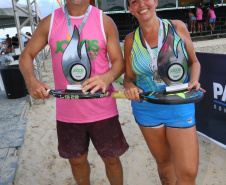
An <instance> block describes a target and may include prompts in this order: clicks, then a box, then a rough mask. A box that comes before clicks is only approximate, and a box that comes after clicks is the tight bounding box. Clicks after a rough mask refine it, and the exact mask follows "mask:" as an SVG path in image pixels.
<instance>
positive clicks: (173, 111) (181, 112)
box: [131, 19, 195, 125]
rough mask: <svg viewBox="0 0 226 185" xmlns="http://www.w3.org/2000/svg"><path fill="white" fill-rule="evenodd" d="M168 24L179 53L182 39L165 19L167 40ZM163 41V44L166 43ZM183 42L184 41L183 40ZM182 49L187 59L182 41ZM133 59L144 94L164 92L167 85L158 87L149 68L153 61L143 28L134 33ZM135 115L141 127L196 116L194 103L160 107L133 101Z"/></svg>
mask: <svg viewBox="0 0 226 185" xmlns="http://www.w3.org/2000/svg"><path fill="white" fill-rule="evenodd" d="M168 24H169V25H170V26H171V27H172V29H173V31H174V53H175V54H176V53H177V45H178V42H179V41H180V40H181V38H180V37H179V36H178V35H177V33H176V31H175V29H174V27H173V25H172V23H171V21H169V20H166V19H163V25H164V26H163V28H164V35H165V39H166V35H167V33H168ZM165 39H164V41H163V44H164V42H165ZM181 41H182V40H181ZM182 48H183V50H184V53H185V57H186V58H187V53H186V50H185V46H184V42H183V41H182ZM152 51H153V52H154V55H155V57H157V55H158V54H157V52H158V51H157V47H155V48H152ZM131 58H132V69H133V72H134V73H135V74H136V81H135V84H136V85H137V86H138V87H139V88H141V89H142V90H143V91H144V92H148V91H158V90H163V89H165V87H166V86H167V85H166V84H165V85H157V84H156V83H155V81H153V80H152V79H153V73H152V71H151V70H150V68H149V64H150V63H151V61H152V59H151V57H150V55H149V53H148V50H147V47H146V46H145V45H144V43H143V42H142V39H141V28H140V27H138V28H137V29H136V30H135V31H134V41H133V46H132V50H131ZM188 80H189V79H188V77H187V78H186V81H185V82H186V83H187V82H188ZM131 104H132V108H133V114H134V116H135V119H136V121H137V122H138V123H140V124H141V125H145V123H148V122H149V123H164V122H165V121H172V122H173V121H180V120H183V119H184V118H185V119H186V118H187V117H188V116H190V115H193V114H194V111H195V109H194V103H190V104H183V105H160V104H153V103H149V102H146V101H144V100H143V101H141V103H139V102H138V101H132V102H131Z"/></svg>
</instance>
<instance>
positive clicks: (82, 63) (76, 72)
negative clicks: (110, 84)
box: [47, 26, 108, 99]
mask: <svg viewBox="0 0 226 185" xmlns="http://www.w3.org/2000/svg"><path fill="white" fill-rule="evenodd" d="M79 39H80V37H79V31H78V28H77V27H76V26H74V32H73V35H72V38H71V41H70V43H69V45H68V46H67V48H66V49H65V51H64V54H63V57H62V70H63V73H64V76H65V78H66V79H67V81H68V82H69V83H70V85H67V88H66V89H60V90H47V91H48V93H49V94H51V95H53V96H55V97H56V98H63V99H92V98H102V97H105V96H107V95H108V92H107V91H106V92H105V93H102V92H101V91H97V92H95V93H93V94H91V93H90V90H88V91H87V92H85V93H83V92H82V88H81V84H82V83H83V82H84V81H86V80H87V79H88V78H89V77H90V74H91V63H90V60H89V57H88V53H87V49H86V42H84V43H83V45H82V47H81V49H80V48H79Z"/></svg>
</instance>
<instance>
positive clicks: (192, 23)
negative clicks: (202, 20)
mask: <svg viewBox="0 0 226 185" xmlns="http://www.w3.org/2000/svg"><path fill="white" fill-rule="evenodd" d="M193 25H194V21H193V20H191V33H193Z"/></svg>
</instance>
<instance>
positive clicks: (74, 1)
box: [67, 0, 89, 5]
mask: <svg viewBox="0 0 226 185" xmlns="http://www.w3.org/2000/svg"><path fill="white" fill-rule="evenodd" d="M67 1H70V2H71V3H72V4H74V5H81V4H83V3H86V2H88V1H89V0H67Z"/></svg>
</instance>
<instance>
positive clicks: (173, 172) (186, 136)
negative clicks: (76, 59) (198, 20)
mask: <svg viewBox="0 0 226 185" xmlns="http://www.w3.org/2000/svg"><path fill="white" fill-rule="evenodd" d="M128 4H129V10H130V12H131V14H132V15H133V16H135V17H136V18H137V19H138V21H139V24H140V27H138V28H137V29H136V30H135V31H134V32H132V33H130V34H129V35H128V36H127V37H126V39H125V48H124V50H125V61H126V73H125V78H124V82H123V85H124V87H125V91H124V93H125V95H126V97H127V99H129V100H132V108H133V114H134V117H135V120H136V122H137V123H138V125H139V127H140V129H141V131H142V133H143V136H144V138H145V140H146V142H147V145H148V147H149V149H150V151H151V153H152V155H153V157H154V158H155V160H156V163H157V166H158V173H159V177H160V180H161V182H162V184H172V185H175V184H177V185H181V184H183V185H187V184H189V185H195V179H196V175H197V171H198V164H199V149H198V140H197V134H196V127H195V117H194V114H195V108H194V104H193V103H191V104H183V105H159V104H152V103H148V102H146V101H140V99H139V93H141V92H143V91H145V92H147V91H151V90H162V89H165V87H166V86H167V85H166V84H164V83H163V81H161V80H159V79H158V78H156V79H153V77H154V73H153V72H152V71H151V70H150V68H149V67H150V66H151V65H152V64H153V60H154V58H155V57H156V58H157V54H158V47H156V46H158V40H159V39H163V42H164V38H165V37H166V35H167V30H168V25H170V26H171V27H172V28H173V30H174V35H175V40H177V41H176V43H175V44H176V45H177V43H178V42H179V40H182V41H183V43H184V44H183V45H184V46H185V48H184V49H186V50H187V56H188V63H189V67H190V69H191V76H190V81H189V86H188V89H189V90H190V89H192V88H196V90H199V89H200V84H199V82H198V81H199V76H200V64H199V62H198V60H197V58H196V56H195V52H194V48H193V44H192V41H191V39H190V35H189V33H188V31H187V28H186V27H185V25H184V23H182V22H181V21H178V20H174V21H170V20H161V19H158V17H157V15H156V7H157V4H158V0H128ZM160 22H162V23H161V24H162V25H163V26H162V27H163V29H164V30H163V31H162V30H160V29H159V28H160V27H161V26H160ZM161 33H163V36H162V37H161V36H160V37H159V36H158V35H161ZM158 37H159V38H158ZM163 42H160V45H162V43H163ZM147 46H148V47H150V48H151V51H152V52H153V53H154V57H153V60H152V58H151V55H152V56H153V54H149V50H147Z"/></svg>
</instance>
